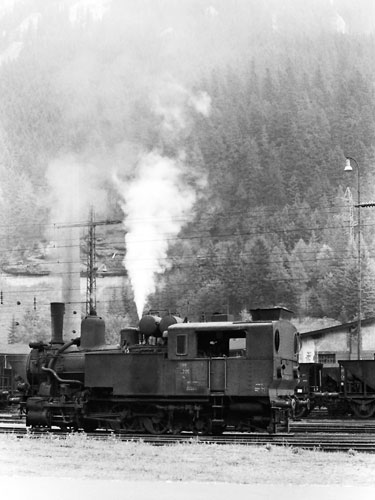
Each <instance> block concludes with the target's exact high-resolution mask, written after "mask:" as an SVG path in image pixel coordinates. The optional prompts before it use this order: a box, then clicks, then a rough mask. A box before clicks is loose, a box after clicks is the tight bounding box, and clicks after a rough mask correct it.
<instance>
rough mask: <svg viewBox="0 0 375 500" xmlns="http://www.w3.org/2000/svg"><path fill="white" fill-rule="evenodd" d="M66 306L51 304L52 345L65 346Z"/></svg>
mask: <svg viewBox="0 0 375 500" xmlns="http://www.w3.org/2000/svg"><path fill="white" fill-rule="evenodd" d="M64 313H65V304H64V303H63V302H51V344H63V343H64V340H63V325H64Z"/></svg>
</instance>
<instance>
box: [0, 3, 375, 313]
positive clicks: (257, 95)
mask: <svg viewBox="0 0 375 500" xmlns="http://www.w3.org/2000/svg"><path fill="white" fill-rule="evenodd" d="M11 3H12V5H11V7H10V8H8V9H4V11H2V12H0V28H1V29H0V32H2V33H3V35H2V39H1V40H0V95H1V98H0V144H1V148H0V176H1V198H0V206H1V210H0V230H1V250H2V251H1V254H0V265H1V267H2V270H3V272H6V271H8V272H9V269H13V270H14V269H15V270H17V266H18V268H19V272H21V271H22V269H24V268H23V267H22V266H24V267H25V266H26V267H27V266H29V267H28V269H30V266H32V269H33V271H35V272H36V273H38V272H46V273H47V272H48V273H53V272H54V271H55V270H56V263H57V262H59V263H60V261H61V258H60V260H59V257H56V255H55V256H53V257H51V252H50V249H51V241H53V240H54V238H55V236H56V234H55V233H56V231H57V232H58V228H59V227H60V226H62V225H74V224H80V223H82V227H83V226H84V225H85V223H86V222H87V220H88V218H89V213H90V209H92V208H93V209H94V211H95V216H96V218H97V219H98V220H103V221H104V220H108V221H118V220H123V224H117V225H108V227H107V226H106V225H105V224H103V226H102V227H101V230H100V233H99V236H100V238H99V239H98V245H97V251H98V255H97V259H98V263H99V264H98V265H99V266H104V267H105V268H106V269H108V270H111V271H112V272H114V273H117V274H124V271H125V274H126V276H128V278H129V281H128V278H127V277H126V276H125V277H124V280H125V279H126V291H125V292H124V297H123V298H121V299H118V298H117V296H118V294H117V292H118V291H114V297H116V301H118V300H119V304H118V307H114V306H113V304H112V309H111V310H110V311H112V313H113V315H117V316H118V315H121V303H122V304H123V307H124V308H125V304H126V308H127V309H129V307H131V305H130V304H131V302H129V296H132V295H133V296H134V299H135V304H136V306H137V308H138V314H139V313H140V311H141V310H142V309H143V308H153V309H159V310H161V309H166V308H169V309H170V310H172V311H177V312H180V313H181V314H182V315H187V316H189V317H190V318H192V319H198V318H199V317H200V316H201V314H202V313H203V312H205V313H207V314H209V313H212V312H214V311H223V310H225V311H227V310H228V311H229V312H231V313H233V314H236V315H239V314H240V313H241V312H242V313H244V312H246V311H248V310H249V309H251V308H254V307H260V306H274V305H276V304H278V305H284V306H286V307H288V308H291V309H292V310H293V311H295V313H296V314H297V315H298V316H299V317H304V316H313V317H325V316H327V317H330V318H333V319H336V320H340V321H346V320H352V319H354V318H355V317H356V314H357V289H358V276H359V273H358V259H357V241H358V227H357V224H356V221H357V215H358V208H355V207H353V204H355V203H356V199H357V187H358V186H357V171H356V164H355V163H353V172H351V173H347V172H344V166H345V155H350V156H352V157H354V158H355V160H356V161H357V162H358V165H359V169H360V189H361V196H362V202H370V201H373V202H375V192H374V191H375V190H374V178H375V169H374V167H375V86H374V85H375V61H374V57H373V55H374V53H375V40H374V26H375V24H374V19H375V17H374V8H373V6H372V3H371V2H370V1H362V2H351V1H350V0H345V1H341V2H339V1H337V2H336V1H333V2H326V1H323V0H321V1H320V0H319V1H310V2H303V4H304V6H303V7H302V6H301V4H302V2H299V1H297V0H288V1H272V0H269V1H268V2H256V1H255V0H249V1H246V0H243V1H240V2H231V1H228V0H225V1H224V0H217V1H211V2H207V1H205V0H201V1H198V0H196V1H195V0H186V1H182V2H174V1H172V0H167V1H153V2H151V1H150V2H147V1H144V2H135V1H130V0H127V1H125V2H122V1H120V0H117V1H116V0H113V1H110V0H108V1H102V2H99V1H98V0H97V1H96V2H94V1H91V2H89V1H86V2H74V1H63V2H59V1H57V0H56V1H49V2H44V1H41V0H40V1H38V0H35V1H29V2H22V1H19V2H11ZM259 3H261V4H262V6H259ZM94 7H95V9H94ZM347 188H349V189H347ZM361 216H362V224H361V233H362V243H363V244H362V249H363V254H362V257H361V264H362V284H363V312H364V315H371V314H374V308H375V289H374V284H375V280H374V278H375V260H374V256H375V255H374V250H373V245H374V236H373V233H374V231H373V226H374V221H375V208H362V209H361ZM82 234H84V231H83V233H82ZM81 245H82V268H83V269H84V265H85V262H86V256H85V252H84V251H85V242H84V238H83V236H82V240H81ZM62 246H66V245H62ZM124 256H125V259H124ZM123 259H124V261H123ZM127 259H128V260H127ZM15 272H16V271H15ZM59 272H63V271H61V270H60V271H59ZM154 272H157V274H156V276H155V275H154ZM147 297H148V298H147ZM133 307H134V310H135V305H134V306H133ZM107 309H108V308H107ZM134 310H133V311H125V312H124V313H123V316H125V315H126V314H125V313H128V314H132V315H134Z"/></svg>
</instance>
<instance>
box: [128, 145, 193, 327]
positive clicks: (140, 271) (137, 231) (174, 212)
mask: <svg viewBox="0 0 375 500" xmlns="http://www.w3.org/2000/svg"><path fill="white" fill-rule="evenodd" d="M185 168H186V167H185V165H184V158H183V155H181V156H180V157H179V158H177V159H171V158H166V157H163V156H162V155H161V154H160V153H157V152H155V151H154V152H150V153H148V154H145V155H144V156H142V157H141V158H139V162H138V165H137V166H136V175H135V177H134V178H133V180H132V181H130V182H124V183H122V196H123V198H124V203H123V205H122V208H123V211H124V213H125V214H126V219H125V221H124V225H125V229H126V237H125V243H126V256H125V259H124V265H125V267H126V269H127V270H128V273H129V278H130V280H131V283H132V286H133V290H134V299H135V303H136V307H137V312H138V316H139V317H141V316H142V313H143V309H144V306H145V302H146V298H147V296H148V295H149V294H150V293H152V292H153V291H154V290H155V282H154V275H155V273H158V272H161V271H163V270H165V269H166V268H167V267H168V262H167V260H166V256H167V250H168V245H169V241H170V239H173V238H175V237H176V235H177V234H178V232H179V231H180V229H181V226H182V224H183V222H184V218H185V217H186V216H188V214H189V213H190V211H191V208H192V206H193V204H194V202H195V199H196V194H195V192H194V190H193V189H192V188H189V187H187V186H186V185H184V183H183V178H182V175H181V173H182V172H183V171H184V169H185Z"/></svg>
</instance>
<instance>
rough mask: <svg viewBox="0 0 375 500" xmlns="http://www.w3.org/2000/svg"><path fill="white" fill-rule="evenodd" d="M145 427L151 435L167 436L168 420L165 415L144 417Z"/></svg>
mask: <svg viewBox="0 0 375 500" xmlns="http://www.w3.org/2000/svg"><path fill="white" fill-rule="evenodd" d="M143 426H144V428H145V429H146V431H147V432H149V433H150V434H165V433H166V432H167V430H168V419H167V418H166V417H165V416H164V415H163V414H160V415H154V416H153V417H144V418H143Z"/></svg>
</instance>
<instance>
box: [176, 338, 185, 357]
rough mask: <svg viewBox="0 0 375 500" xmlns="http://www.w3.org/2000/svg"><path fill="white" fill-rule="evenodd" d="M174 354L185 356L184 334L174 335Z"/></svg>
mask: <svg viewBox="0 0 375 500" xmlns="http://www.w3.org/2000/svg"><path fill="white" fill-rule="evenodd" d="M176 354H177V355H178V356H186V354H187V336H186V335H185V334H184V335H177V336H176Z"/></svg>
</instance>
